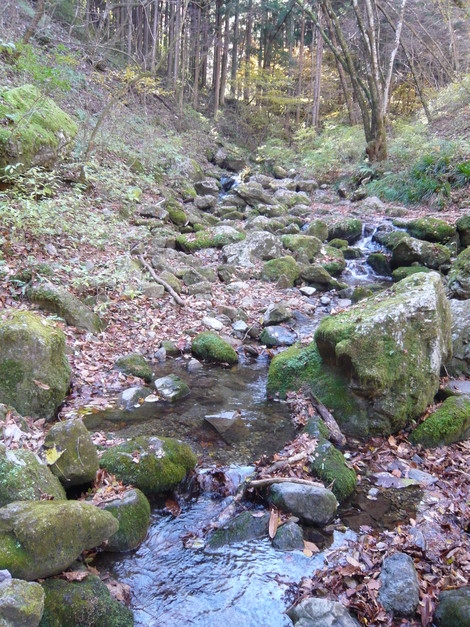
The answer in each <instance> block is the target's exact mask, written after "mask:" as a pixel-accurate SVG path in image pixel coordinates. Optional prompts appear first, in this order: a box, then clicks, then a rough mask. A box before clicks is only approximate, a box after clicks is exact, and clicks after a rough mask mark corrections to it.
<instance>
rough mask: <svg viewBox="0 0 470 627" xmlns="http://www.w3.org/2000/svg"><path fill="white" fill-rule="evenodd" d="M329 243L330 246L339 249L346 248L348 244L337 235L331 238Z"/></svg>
mask: <svg viewBox="0 0 470 627" xmlns="http://www.w3.org/2000/svg"><path fill="white" fill-rule="evenodd" d="M329 244H330V246H333V248H338V249H339V250H342V249H343V248H347V247H348V246H349V244H348V242H347V240H345V239H339V238H338V237H336V238H335V239H332V240H331V242H329Z"/></svg>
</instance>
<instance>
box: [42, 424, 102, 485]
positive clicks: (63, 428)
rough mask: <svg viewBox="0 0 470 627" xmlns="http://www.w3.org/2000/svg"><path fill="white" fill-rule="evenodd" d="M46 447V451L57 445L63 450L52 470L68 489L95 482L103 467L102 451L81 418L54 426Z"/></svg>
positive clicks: (45, 444)
mask: <svg viewBox="0 0 470 627" xmlns="http://www.w3.org/2000/svg"><path fill="white" fill-rule="evenodd" d="M44 447H45V449H46V451H47V450H48V449H51V448H54V447H55V448H56V450H57V451H58V452H60V457H59V458H58V459H57V461H56V462H54V463H53V464H51V466H50V469H51V471H52V472H53V474H54V475H55V476H56V477H57V478H58V479H59V481H61V483H62V484H63V485H64V486H65V487H66V488H68V487H71V486H75V485H84V484H86V483H91V482H92V481H94V479H95V477H96V472H97V470H98V468H99V461H98V453H97V451H96V447H95V445H94V444H93V442H92V440H91V436H90V434H89V432H88V430H87V428H86V427H85V425H84V424H83V422H82V420H81V419H80V418H75V419H73V420H64V421H63V422H58V423H56V424H55V425H53V426H52V427H51V428H50V429H49V431H48V433H47V435H46V439H45V442H44Z"/></svg>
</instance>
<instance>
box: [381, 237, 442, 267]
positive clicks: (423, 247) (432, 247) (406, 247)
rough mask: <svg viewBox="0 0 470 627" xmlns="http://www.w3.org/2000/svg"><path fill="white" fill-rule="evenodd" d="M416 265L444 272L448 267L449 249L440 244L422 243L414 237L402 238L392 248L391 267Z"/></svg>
mask: <svg viewBox="0 0 470 627" xmlns="http://www.w3.org/2000/svg"><path fill="white" fill-rule="evenodd" d="M413 263H418V264H420V265H422V266H425V267H426V268H431V269H432V270H445V269H448V266H449V265H450V252H449V249H448V248H446V247H445V246H442V244H433V243H431V242H424V241H422V240H420V239H416V238H414V237H410V236H407V237H404V238H403V239H402V240H401V241H400V242H398V244H397V245H396V246H395V247H394V249H393V253H392V266H393V267H394V268H399V267H401V266H411V265H412V264H413Z"/></svg>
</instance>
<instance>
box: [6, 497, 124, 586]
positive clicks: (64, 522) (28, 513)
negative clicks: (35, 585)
mask: <svg viewBox="0 0 470 627" xmlns="http://www.w3.org/2000/svg"><path fill="white" fill-rule="evenodd" d="M118 528H119V523H118V522H117V520H116V519H115V518H114V517H113V516H112V515H111V514H109V513H108V512H103V511H102V510H100V509H99V508H98V507H95V506H94V505H90V504H89V503H83V502H81V501H18V502H15V503H10V504H9V505H7V506H6V507H2V508H1V509H0V569H7V570H9V571H10V573H11V574H12V575H13V577H17V578H18V579H26V580H32V579H39V578H43V577H50V576H51V575H57V574H59V573H61V572H62V571H63V570H65V569H66V568H68V567H69V566H70V564H72V562H74V561H75V560H76V559H77V558H78V557H79V555H80V554H81V553H82V551H84V550H85V549H92V548H94V547H96V546H99V545H100V544H102V543H103V542H104V541H105V540H107V539H108V538H110V537H111V536H112V535H113V534H114V533H116V531H117V530H118Z"/></svg>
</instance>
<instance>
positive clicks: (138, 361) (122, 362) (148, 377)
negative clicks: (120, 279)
mask: <svg viewBox="0 0 470 627" xmlns="http://www.w3.org/2000/svg"><path fill="white" fill-rule="evenodd" d="M158 287H162V286H158ZM162 289H163V287H162ZM114 367H115V368H116V370H119V371H121V372H123V373H124V374H128V375H131V376H133V377H139V378H140V379H143V380H144V381H146V382H147V383H150V382H151V381H152V377H153V370H152V367H151V366H150V364H149V363H148V362H147V360H146V359H145V357H144V356H143V355H141V354H140V353H131V354H130V355H123V356H122V357H119V358H118V359H117V360H116V363H115V364H114Z"/></svg>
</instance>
